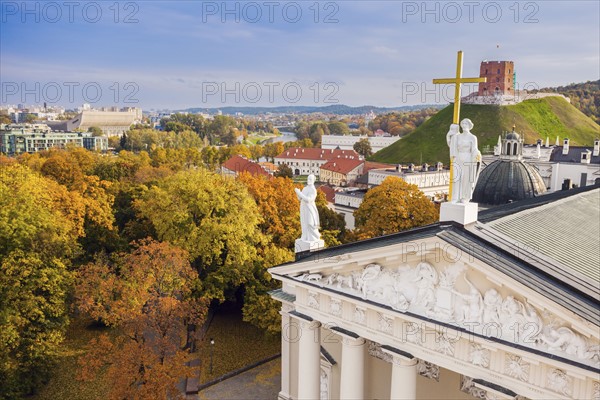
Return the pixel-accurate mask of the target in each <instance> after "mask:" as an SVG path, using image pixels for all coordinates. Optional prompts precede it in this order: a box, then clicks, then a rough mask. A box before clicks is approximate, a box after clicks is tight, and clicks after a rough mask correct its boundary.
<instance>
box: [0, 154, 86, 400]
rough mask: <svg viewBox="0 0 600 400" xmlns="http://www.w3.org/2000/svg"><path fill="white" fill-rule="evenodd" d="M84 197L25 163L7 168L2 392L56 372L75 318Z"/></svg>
mask: <svg viewBox="0 0 600 400" xmlns="http://www.w3.org/2000/svg"><path fill="white" fill-rule="evenodd" d="M83 220H84V205H83V204H82V203H81V198H80V197H78V196H76V195H75V194H73V193H71V192H69V191H68V190H66V189H65V188H64V187H63V186H61V185H59V184H57V183H56V182H55V181H53V180H51V179H47V178H44V177H42V176H40V175H39V174H37V173H35V172H33V171H31V170H30V169H29V168H28V167H26V166H23V165H19V164H14V163H12V164H7V165H3V166H2V170H1V171H0V398H20V397H21V396H22V395H24V394H27V393H31V392H33V391H34V390H35V389H36V388H37V387H38V386H39V385H40V383H42V382H44V381H45V380H46V379H47V378H48V370H49V367H50V366H51V364H52V362H53V357H54V355H55V354H56V353H57V351H58V350H59V348H60V345H61V342H62V340H63V339H64V332H65V329H66V326H67V323H68V317H67V305H66V298H67V293H68V291H69V288H70V285H71V281H72V274H71V272H70V271H69V266H70V260H71V259H72V258H73V257H75V255H76V254H77V253H78V251H79V246H78V244H77V239H78V238H79V237H80V236H81V235H82V234H83Z"/></svg>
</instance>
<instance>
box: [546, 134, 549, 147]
mask: <svg viewBox="0 0 600 400" xmlns="http://www.w3.org/2000/svg"><path fill="white" fill-rule="evenodd" d="M545 147H550V138H549V137H548V136H546V146H545Z"/></svg>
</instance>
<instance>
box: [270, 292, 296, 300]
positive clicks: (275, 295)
mask: <svg viewBox="0 0 600 400" xmlns="http://www.w3.org/2000/svg"><path fill="white" fill-rule="evenodd" d="M269 294H270V295H271V297H273V298H274V299H277V300H279V301H289V302H290V303H293V302H294V301H296V295H294V294H290V293H288V292H284V291H283V289H275V290H271V291H270V292H269Z"/></svg>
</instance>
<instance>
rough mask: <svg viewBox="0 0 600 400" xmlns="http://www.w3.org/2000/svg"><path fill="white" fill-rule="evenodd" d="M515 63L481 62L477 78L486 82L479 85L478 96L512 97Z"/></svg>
mask: <svg viewBox="0 0 600 400" xmlns="http://www.w3.org/2000/svg"><path fill="white" fill-rule="evenodd" d="M514 73H515V63H514V62H512V61H482V62H481V67H480V69H479V77H480V78H487V82H485V83H480V84H479V91H478V92H477V95H478V96H493V95H495V94H498V95H511V96H513V95H514V81H513V76H514Z"/></svg>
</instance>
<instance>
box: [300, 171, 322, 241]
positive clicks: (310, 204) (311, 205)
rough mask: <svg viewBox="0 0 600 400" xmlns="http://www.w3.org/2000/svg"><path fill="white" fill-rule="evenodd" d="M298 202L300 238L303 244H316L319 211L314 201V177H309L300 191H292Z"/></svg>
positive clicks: (317, 239)
mask: <svg viewBox="0 0 600 400" xmlns="http://www.w3.org/2000/svg"><path fill="white" fill-rule="evenodd" d="M294 191H295V192H296V195H297V196H298V199H299V200H300V224H301V226H302V238H301V240H303V241H305V242H317V241H319V240H321V234H320V233H319V211H318V210H317V205H316V204H315V200H316V199H317V189H316V188H315V176H314V175H312V174H311V175H309V176H308V178H307V179H306V186H305V187H304V189H302V191H300V189H298V188H296V189H294Z"/></svg>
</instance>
